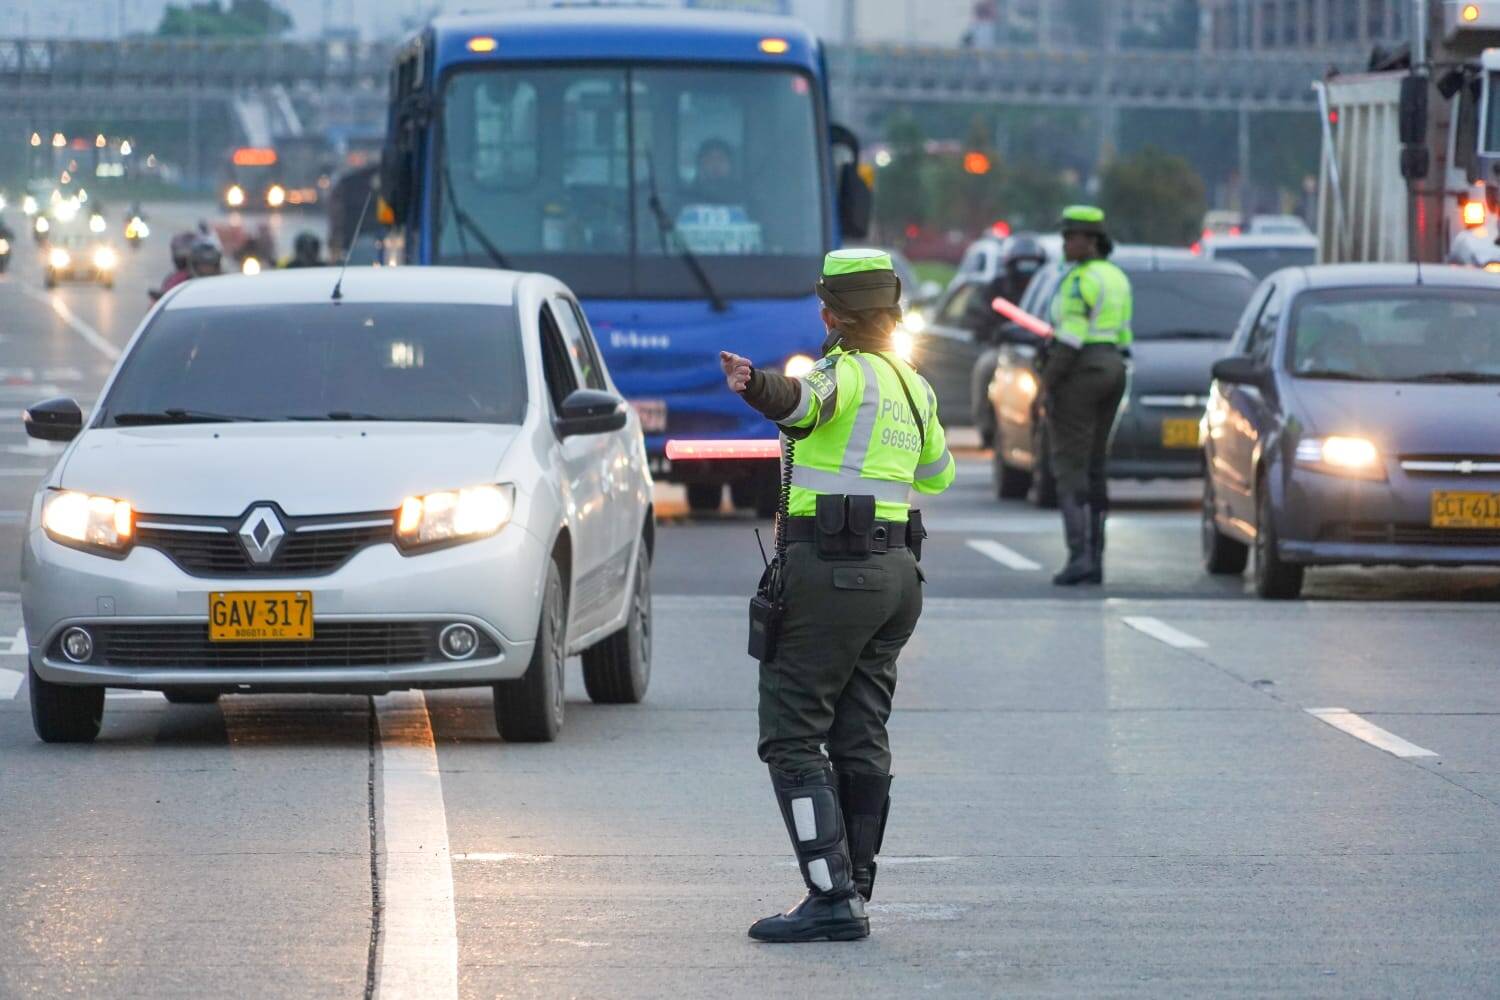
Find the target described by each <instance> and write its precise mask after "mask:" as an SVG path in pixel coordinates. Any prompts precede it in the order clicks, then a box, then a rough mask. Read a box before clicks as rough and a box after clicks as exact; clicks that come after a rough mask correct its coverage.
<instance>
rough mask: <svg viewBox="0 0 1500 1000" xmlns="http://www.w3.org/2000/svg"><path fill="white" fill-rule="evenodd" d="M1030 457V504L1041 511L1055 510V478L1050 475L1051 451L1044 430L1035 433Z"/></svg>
mask: <svg viewBox="0 0 1500 1000" xmlns="http://www.w3.org/2000/svg"><path fill="white" fill-rule="evenodd" d="M1032 456H1033V458H1032V462H1033V468H1032V474H1031V502H1032V503H1033V504H1035V505H1036V506H1038V507H1040V508H1041V509H1042V510H1056V509H1057V477H1056V476H1054V475H1053V474H1052V450H1051V445H1050V443H1049V442H1048V441H1047V432H1046V431H1045V430H1041V431H1038V432H1037V435H1036V447H1035V448H1034V449H1033V450H1032Z"/></svg>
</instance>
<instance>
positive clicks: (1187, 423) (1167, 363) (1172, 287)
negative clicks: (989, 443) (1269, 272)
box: [989, 246, 1255, 507]
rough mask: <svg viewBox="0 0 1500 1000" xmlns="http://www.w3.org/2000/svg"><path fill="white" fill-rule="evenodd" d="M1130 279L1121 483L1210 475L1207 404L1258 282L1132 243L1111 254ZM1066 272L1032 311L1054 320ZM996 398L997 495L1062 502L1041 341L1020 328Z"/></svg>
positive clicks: (1055, 272)
mask: <svg viewBox="0 0 1500 1000" xmlns="http://www.w3.org/2000/svg"><path fill="white" fill-rule="evenodd" d="M1110 260H1112V261H1113V262H1114V263H1116V264H1118V265H1119V266H1120V267H1121V268H1122V269H1124V271H1125V273H1126V274H1128V275H1129V276H1130V283H1131V286H1132V288H1133V290H1134V299H1135V313H1134V317H1133V318H1132V320H1131V329H1132V330H1133V331H1134V333H1135V343H1134V344H1133V345H1132V348H1131V356H1132V359H1133V360H1132V363H1131V378H1130V390H1129V393H1128V394H1127V395H1126V397H1125V401H1124V403H1123V404H1122V405H1121V408H1120V419H1119V423H1118V425H1117V427H1116V429H1115V438H1114V443H1113V445H1112V446H1111V448H1110V455H1109V474H1110V476H1111V477H1112V478H1116V479H1164V478H1172V479H1187V478H1193V477H1195V476H1200V475H1202V473H1203V456H1202V452H1201V451H1200V449H1199V447H1198V443H1199V439H1198V434H1199V422H1200V421H1201V419H1202V417H1203V407H1204V404H1205V403H1206V402H1207V400H1208V386H1209V381H1210V372H1209V369H1210V367H1211V366H1212V365H1213V363H1214V361H1215V360H1216V359H1217V358H1219V357H1220V356H1221V355H1222V354H1223V353H1224V352H1225V350H1226V349H1227V348H1228V346H1229V339H1230V337H1231V336H1232V335H1233V333H1234V329H1235V324H1236V322H1237V321H1238V319H1239V316H1240V313H1241V312H1242V311H1243V310H1244V308H1245V304H1246V303H1247V302H1248V301H1249V300H1250V294H1251V292H1252V291H1254V289H1255V280H1254V279H1253V278H1252V277H1251V276H1250V272H1249V271H1247V270H1245V269H1244V268H1243V267H1241V266H1240V265H1238V264H1233V263H1228V262H1223V261H1210V260H1204V259H1203V258H1201V257H1198V256H1196V255H1194V254H1192V253H1190V252H1188V251H1187V250H1180V249H1177V248H1172V247H1149V246H1124V247H1120V248H1118V249H1117V250H1116V251H1115V253H1114V254H1113V256H1111V257H1110ZM1066 271H1067V267H1066V266H1065V265H1060V266H1057V267H1049V268H1048V269H1047V271H1046V273H1045V274H1044V275H1043V276H1041V277H1039V278H1038V279H1037V281H1036V282H1035V283H1033V287H1032V289H1030V290H1029V292H1028V295H1027V299H1028V303H1027V304H1028V305H1030V306H1031V307H1032V308H1031V311H1032V312H1034V313H1036V314H1037V315H1039V316H1042V317H1044V318H1047V317H1050V316H1051V312H1052V300H1053V298H1054V297H1055V296H1056V294H1057V287H1058V284H1059V283H1060V282H1061V279H1062V276H1063V274H1065V273H1066ZM1001 336H1002V339H1003V341H1004V342H1003V343H1002V344H1001V346H1000V349H999V357H998V359H997V362H996V367H995V374H994V377H993V378H992V379H991V381H990V388H989V399H990V405H991V407H992V408H993V411H994V414H995V456H994V473H995V492H996V494H997V495H998V496H1000V497H1001V498H1006V499H1009V498H1018V497H1023V496H1026V495H1027V493H1028V492H1030V494H1031V496H1032V499H1033V500H1034V501H1035V502H1036V503H1037V504H1038V505H1039V506H1042V507H1052V506H1055V505H1056V503H1057V492H1056V487H1055V484H1054V482H1053V479H1052V472H1051V467H1050V466H1051V458H1050V454H1049V451H1048V444H1047V432H1046V426H1045V421H1044V420H1042V413H1043V407H1044V400H1043V399H1042V394H1041V392H1040V387H1041V382H1040V379H1039V378H1038V374H1037V373H1038V369H1039V364H1038V362H1039V350H1040V346H1041V341H1040V340H1039V338H1037V337H1035V336H1034V335H1032V334H1029V333H1027V332H1025V331H1024V330H1021V329H1020V328H1018V327H1015V326H1006V327H1003V328H1002V330H1001Z"/></svg>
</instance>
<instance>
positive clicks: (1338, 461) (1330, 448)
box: [1297, 434, 1385, 479]
mask: <svg viewBox="0 0 1500 1000" xmlns="http://www.w3.org/2000/svg"><path fill="white" fill-rule="evenodd" d="M1297 464H1298V465H1300V466H1303V467H1304V468H1308V469H1315V470H1317V471H1318V472H1326V473H1328V474H1329V475H1334V476H1350V477H1353V478H1356V479H1384V478H1385V463H1384V462H1382V461H1381V459H1380V449H1379V448H1376V447H1375V444H1374V442H1372V441H1370V440H1368V439H1366V438H1362V437H1347V436H1344V435H1339V434H1334V435H1330V436H1329V437H1322V438H1303V439H1302V440H1301V441H1298V442H1297Z"/></svg>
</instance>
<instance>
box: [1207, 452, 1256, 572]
mask: <svg viewBox="0 0 1500 1000" xmlns="http://www.w3.org/2000/svg"><path fill="white" fill-rule="evenodd" d="M1213 491H1214V487H1213V480H1212V479H1211V478H1210V477H1208V476H1204V478H1203V511H1202V514H1201V516H1200V532H1201V533H1200V538H1201V541H1202V545H1203V569H1204V570H1205V571H1206V572H1208V573H1212V574H1213V575H1215V576H1237V575H1239V574H1240V573H1243V572H1245V564H1246V563H1247V562H1249V561H1250V546H1248V545H1246V544H1245V543H1244V542H1240V541H1236V540H1235V539H1233V538H1230V537H1229V536H1228V535H1226V534H1224V533H1223V532H1222V531H1220V530H1219V525H1218V523H1217V522H1216V521H1215V520H1214V492H1213Z"/></svg>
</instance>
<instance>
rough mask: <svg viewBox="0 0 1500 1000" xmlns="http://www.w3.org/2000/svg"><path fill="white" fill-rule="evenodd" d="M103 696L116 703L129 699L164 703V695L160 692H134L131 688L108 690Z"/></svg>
mask: <svg viewBox="0 0 1500 1000" xmlns="http://www.w3.org/2000/svg"><path fill="white" fill-rule="evenodd" d="M104 696H105V697H106V698H108V699H109V700H110V701H118V700H121V699H125V698H129V699H131V700H133V701H165V700H166V697H167V696H166V695H164V694H162V693H161V692H160V691H135V690H132V689H131V688H109V689H107V690H106V691H105V692H104Z"/></svg>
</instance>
